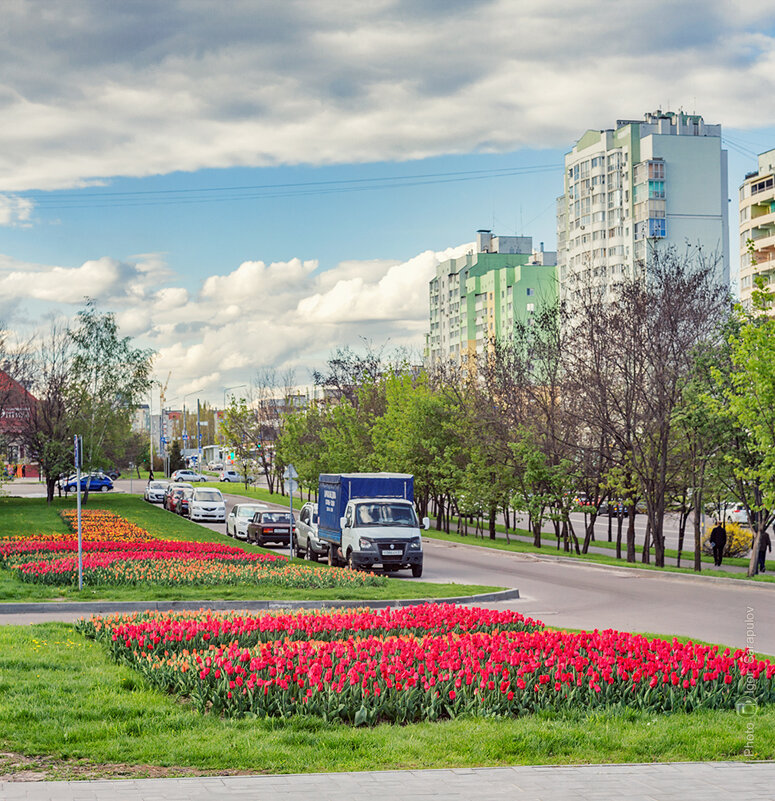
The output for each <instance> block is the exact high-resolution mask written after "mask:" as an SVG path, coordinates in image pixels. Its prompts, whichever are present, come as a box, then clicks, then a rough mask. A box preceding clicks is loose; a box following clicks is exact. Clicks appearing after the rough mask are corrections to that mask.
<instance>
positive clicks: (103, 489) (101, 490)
mask: <svg viewBox="0 0 775 801" xmlns="http://www.w3.org/2000/svg"><path fill="white" fill-rule="evenodd" d="M109 489H110V487H109V486H108V485H107V484H103V485H102V486H101V487H100V492H107V491H108V490H109Z"/></svg>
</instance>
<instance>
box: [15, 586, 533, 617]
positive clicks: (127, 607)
mask: <svg viewBox="0 0 775 801" xmlns="http://www.w3.org/2000/svg"><path fill="white" fill-rule="evenodd" d="M519 597H520V595H519V590H516V589H511V590H501V591H499V592H485V593H482V594H481V595H458V596H455V597H452V598H395V599H392V600H391V599H387V598H386V599H381V600H360V601H359V600H349V599H348V600H339V601H338V600H336V599H326V600H312V599H310V600H308V601H283V600H280V599H271V600H255V601H218V600H215V601H50V602H47V601H37V602H34V603H13V602H9V603H0V615H11V614H13V615H19V614H34V613H37V612H73V613H77V614H82V615H102V614H111V613H113V612H146V611H154V612H174V611H196V610H197V609H212V610H213V611H223V610H230V609H235V610H243V609H244V610H246V611H250V612H256V611H263V610H269V609H271V610H275V611H276V610H278V609H288V610H297V609H358V608H364V607H369V608H371V609H385V608H387V607H390V606H417V605H419V604H469V603H480V602H488V603H490V602H497V601H513V600H516V599H518V598H519Z"/></svg>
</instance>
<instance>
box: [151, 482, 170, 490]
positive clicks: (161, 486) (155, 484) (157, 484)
mask: <svg viewBox="0 0 775 801" xmlns="http://www.w3.org/2000/svg"><path fill="white" fill-rule="evenodd" d="M149 486H150V488H151V489H167V485H166V484H162V482H161V481H152V482H151V483H150V485H149Z"/></svg>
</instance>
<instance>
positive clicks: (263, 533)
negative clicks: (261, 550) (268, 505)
mask: <svg viewBox="0 0 775 801" xmlns="http://www.w3.org/2000/svg"><path fill="white" fill-rule="evenodd" d="M293 522H294V521H293V519H292V518H291V513H290V512H256V513H255V514H254V515H253V519H252V520H251V521H250V523H248V542H255V543H256V545H265V544H266V543H267V542H278V543H280V545H287V544H288V543H289V542H290V539H291V528H292V527H293Z"/></svg>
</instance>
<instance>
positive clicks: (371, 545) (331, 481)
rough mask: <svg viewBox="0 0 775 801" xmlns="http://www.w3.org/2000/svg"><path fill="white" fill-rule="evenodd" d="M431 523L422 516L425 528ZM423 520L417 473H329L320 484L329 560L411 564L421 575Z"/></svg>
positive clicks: (391, 567)
mask: <svg viewBox="0 0 775 801" xmlns="http://www.w3.org/2000/svg"><path fill="white" fill-rule="evenodd" d="M429 526H430V522H429V520H428V518H427V517H426V518H423V520H422V529H427V528H429ZM422 529H421V524H420V521H419V520H418V519H417V512H416V511H415V508H414V476H411V475H407V474H404V473H325V474H322V475H321V476H320V478H319V487H318V537H319V538H320V540H321V541H323V542H326V543H328V545H329V549H328V563H329V564H330V565H339V564H346V565H347V566H348V567H350V568H353V569H369V568H372V567H381V568H382V569H383V570H385V571H386V572H394V571H396V570H405V569H410V570H411V571H412V575H413V576H414V577H415V578H420V576H422V567H423V548H422V535H421V530H422Z"/></svg>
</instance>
